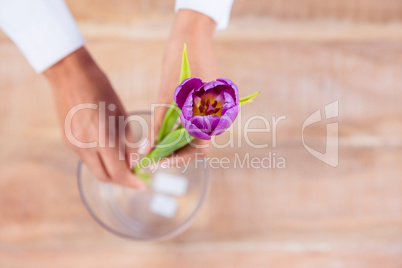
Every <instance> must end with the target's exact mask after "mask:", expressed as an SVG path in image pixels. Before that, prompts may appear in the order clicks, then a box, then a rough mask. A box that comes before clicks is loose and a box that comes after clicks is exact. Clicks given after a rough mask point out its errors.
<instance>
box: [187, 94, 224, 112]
mask: <svg viewBox="0 0 402 268" xmlns="http://www.w3.org/2000/svg"><path fill="white" fill-rule="evenodd" d="M193 98H194V104H193V115H201V116H207V115H217V116H221V114H222V107H223V104H224V100H223V98H222V97H221V96H220V95H217V94H214V93H206V94H203V95H202V96H201V97H199V96H195V95H194V96H193Z"/></svg>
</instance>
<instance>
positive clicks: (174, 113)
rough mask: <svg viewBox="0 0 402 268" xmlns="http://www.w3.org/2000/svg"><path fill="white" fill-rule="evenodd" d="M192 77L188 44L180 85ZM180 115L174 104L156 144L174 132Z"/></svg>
mask: <svg viewBox="0 0 402 268" xmlns="http://www.w3.org/2000/svg"><path fill="white" fill-rule="evenodd" d="M190 77H191V70H190V64H189V63H188V57H187V44H184V48H183V57H182V63H181V71H180V83H181V82H183V81H184V80H186V79H187V78H190ZM179 115H180V109H179V108H178V107H177V105H176V103H175V102H173V103H172V105H171V106H170V108H169V110H168V111H167V112H166V114H165V117H164V119H163V123H162V127H161V129H160V130H159V133H158V137H157V140H156V143H159V142H161V141H162V139H163V138H164V137H166V135H168V134H169V133H170V132H171V131H172V129H173V127H174V126H175V124H176V122H177V120H178V119H179Z"/></svg>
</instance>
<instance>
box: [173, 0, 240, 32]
mask: <svg viewBox="0 0 402 268" xmlns="http://www.w3.org/2000/svg"><path fill="white" fill-rule="evenodd" d="M232 5H233V0H176V7H175V11H176V12H177V11H179V10H180V9H191V10H194V11H197V12H200V13H202V14H205V15H207V16H208V17H210V18H211V19H213V20H214V21H215V22H216V29H217V30H223V29H226V28H227V26H228V24H229V19H230V11H231V9H232Z"/></svg>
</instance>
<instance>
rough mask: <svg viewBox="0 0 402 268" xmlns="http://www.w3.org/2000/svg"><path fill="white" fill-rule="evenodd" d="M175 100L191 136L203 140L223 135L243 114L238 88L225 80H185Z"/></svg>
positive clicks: (175, 94) (179, 87)
mask: <svg viewBox="0 0 402 268" xmlns="http://www.w3.org/2000/svg"><path fill="white" fill-rule="evenodd" d="M174 100H175V102H176V104H177V106H178V107H179V108H180V109H181V113H180V119H181V122H182V123H183V126H184V127H185V128H186V130H187V131H188V133H189V134H190V135H191V136H193V137H195V138H199V139H203V140H210V139H211V136H214V135H220V134H221V133H223V132H224V131H225V130H226V129H227V128H229V127H230V125H232V123H233V122H234V120H235V119H236V117H237V114H238V113H239V110H240V104H239V93H238V89H237V86H236V85H235V84H234V83H233V82H232V81H230V80H229V79H223V78H219V79H217V80H216V81H212V82H209V83H204V82H202V80H201V79H199V78H189V79H186V80H184V81H183V82H182V83H181V84H180V85H179V86H178V87H177V88H176V91H175V93H174Z"/></svg>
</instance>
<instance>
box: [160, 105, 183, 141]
mask: <svg viewBox="0 0 402 268" xmlns="http://www.w3.org/2000/svg"><path fill="white" fill-rule="evenodd" d="M179 115H180V109H179V107H177V105H176V103H175V102H173V103H172V105H171V106H170V108H169V110H168V111H167V112H166V114H165V118H164V119H163V123H162V127H161V129H160V130H159V133H158V137H157V139H156V143H157V144H158V143H160V142H161V141H162V139H163V138H164V137H166V135H167V134H169V133H170V132H171V131H172V129H173V127H174V125H175V124H176V122H177V119H178V118H179Z"/></svg>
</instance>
